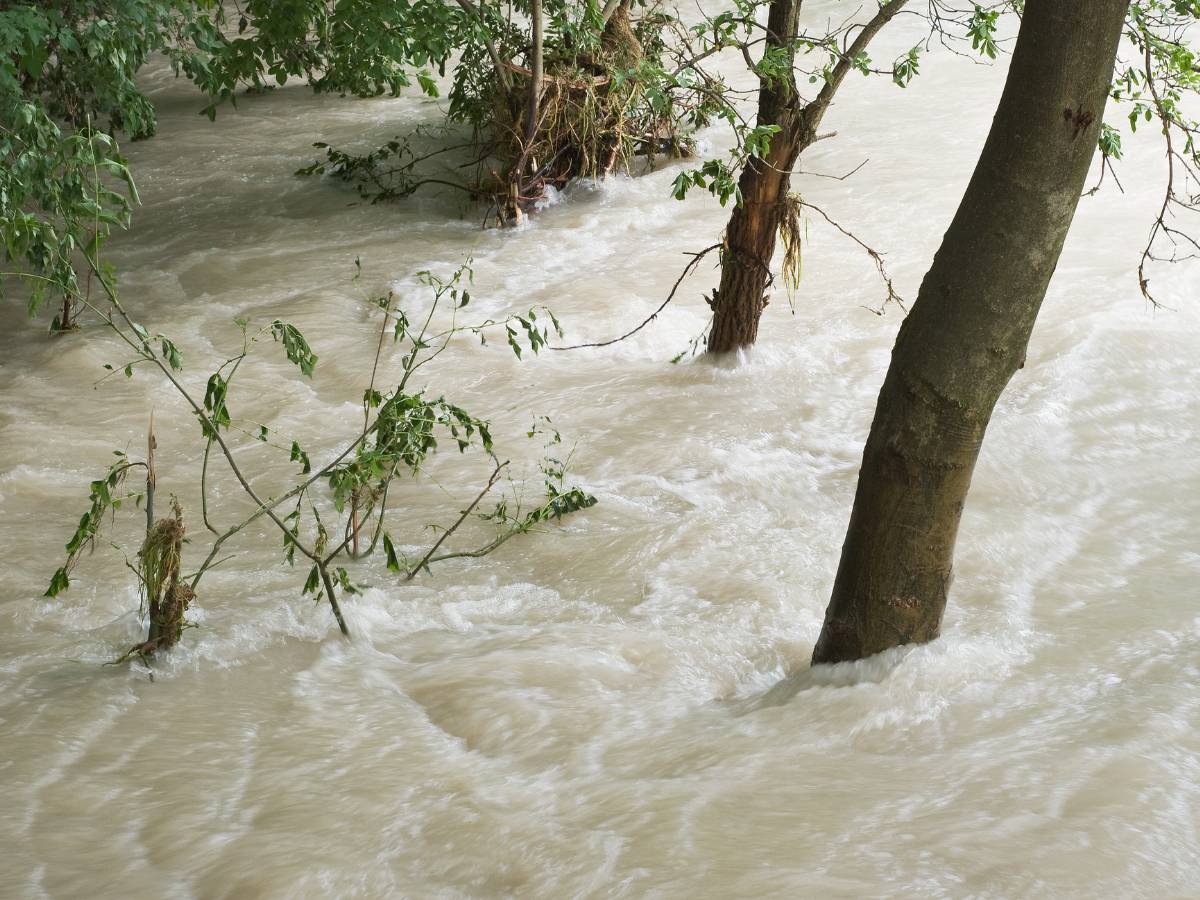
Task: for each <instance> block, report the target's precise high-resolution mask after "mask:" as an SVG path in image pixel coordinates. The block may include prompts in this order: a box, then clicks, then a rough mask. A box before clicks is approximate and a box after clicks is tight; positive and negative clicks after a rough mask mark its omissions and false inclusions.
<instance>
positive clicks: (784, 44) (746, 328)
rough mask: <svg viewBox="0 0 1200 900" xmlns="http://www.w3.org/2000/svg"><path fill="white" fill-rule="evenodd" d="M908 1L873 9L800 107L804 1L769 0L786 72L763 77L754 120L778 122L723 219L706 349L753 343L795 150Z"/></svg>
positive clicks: (770, 42)
mask: <svg viewBox="0 0 1200 900" xmlns="http://www.w3.org/2000/svg"><path fill="white" fill-rule="evenodd" d="M907 3H908V0H892V2H890V3H885V4H884V5H883V6H881V7H880V8H879V11H878V12H877V13H876V14H875V16H874V17H873V18H872V19H871V20H870V21H869V22H868V23H867V24H866V25H864V26H863V27H862V29H861V30H860V31H859V32H858V34H857V35H856V36H855V38H854V40H853V41H852V42H851V43H850V46H849V47H848V48H847V49H846V52H845V53H844V54H843V55H842V58H841V59H840V60H839V61H838V63H837V65H835V66H834V67H833V70H832V72H831V73H830V75H829V79H828V80H827V81H826V82H825V85H824V86H823V87H822V88H821V91H820V93H819V94H817V97H816V99H814V100H813V101H812V102H810V103H807V104H804V105H801V102H800V97H799V92H798V90H797V87H796V79H795V75H794V74H793V73H794V72H795V54H794V52H792V51H791V50H790V48H791V47H792V46H793V44H794V42H795V39H796V35H797V34H798V31H799V18H800V8H801V6H802V5H803V0H775V2H773V3H772V4H771V6H770V9H769V11H768V16H767V40H766V44H767V48H768V52H770V51H771V50H778V49H779V48H785V49H787V50H788V63H789V65H788V72H789V74H788V76H787V77H786V78H783V79H776V80H766V79H764V80H763V82H762V85H761V87H760V88H759V93H758V124H759V125H778V126H779V128H780V130H779V133H778V134H776V135H775V136H774V137H773V138H772V139H771V147H770V150H769V152H768V153H767V155H766V157H765V158H764V159H752V160H750V161H749V162H748V163H747V165H746V167H745V169H744V170H743V171H742V175H741V178H740V179H739V181H738V187H739V188H740V190H741V194H742V201H741V203H739V204H738V205H737V206H736V207H734V210H733V212H732V213H731V214H730V217H729V224H728V225H727V226H726V228H725V242H724V247H723V248H722V250H721V283H720V285H719V286H718V287H717V289H716V290H715V291H714V292H713V295H712V298H711V299H710V300H709V304H710V305H711V306H712V310H713V323H712V329H711V331H710V332H709V336H708V346H707V349H708V352H710V353H727V352H729V351H731V350H736V349H738V348H739V347H745V346H748V345H750V344H753V343H754V342H755V340H756V339H757V338H758V320H759V318H760V317H761V316H762V311H763V309H764V307H766V305H767V295H766V291H767V286H768V285H769V284H770V282H771V257H772V256H773V255H774V253H775V239H776V235H777V234H778V231H779V223H780V222H781V221H782V218H783V215H784V210H785V204H786V201H787V194H788V188H789V186H790V184H791V172H792V168H793V167H794V166H795V165H796V160H797V159H799V158H800V154H801V153H803V152H804V151H805V150H807V149H808V148H809V147H810V146H811V145H812V144H813V143H814V142H815V141H816V140H817V128H819V127H820V124H821V119H822V118H824V116H825V112H826V110H828V109H829V106H830V104H831V103H832V102H833V98H834V95H835V94H836V93H837V90H838V88H839V87H841V85H842V82H843V81H844V80H845V78H846V75H847V74H849V72H850V71H851V70H852V69H853V67H854V66H853V61H854V59H855V58H856V57H858V56H859V54H861V53H863V52H864V51H865V50H866V48H867V45H868V44H870V43H871V41H872V39H873V38H874V37H875V35H876V34H878V33H879V31H880V29H882V28H883V26H884V25H886V24H887V23H888V22H890V21H891V20H892V19H893V18H894V17H895V15H896V13H898V12H900V10H901V9H902V8H903V7H904V6H905V5H906V4H907Z"/></svg>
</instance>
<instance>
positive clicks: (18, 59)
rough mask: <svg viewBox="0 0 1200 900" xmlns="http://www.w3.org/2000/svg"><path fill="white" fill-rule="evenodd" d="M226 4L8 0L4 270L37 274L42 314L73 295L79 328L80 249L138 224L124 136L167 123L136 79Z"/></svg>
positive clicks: (3, 20) (35, 298)
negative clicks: (52, 302)
mask: <svg viewBox="0 0 1200 900" xmlns="http://www.w3.org/2000/svg"><path fill="white" fill-rule="evenodd" d="M217 9H218V7H217V4H216V2H215V0H174V2H167V0H44V2H38V3H22V2H7V3H2V4H0V246H2V248H3V256H4V262H5V263H7V264H8V265H6V266H5V267H4V268H5V269H6V271H5V273H4V274H3V276H0V296H2V295H3V291H4V282H5V278H6V277H7V278H11V277H14V276H18V277H22V278H25V279H26V280H27V282H28V284H29V291H30V299H29V307H30V312H31V313H34V312H36V311H37V310H38V309H39V307H40V306H41V304H42V302H43V300H44V299H45V298H46V297H47V296H48V295H56V296H59V297H62V298H63V299H64V301H65V302H64V306H63V312H62V313H61V314H60V316H59V317H58V319H57V320H56V322H55V324H56V326H58V327H61V328H68V327H71V326H72V325H73V324H74V319H73V309H74V305H75V301H76V300H77V298H78V295H79V293H80V286H79V278H78V275H77V272H76V261H77V259H78V256H79V254H81V253H85V252H86V253H89V254H91V255H93V256H96V255H98V252H99V248H100V246H101V245H102V244H103V242H104V240H105V239H106V238H107V237H108V235H109V233H110V232H111V230H112V229H113V228H114V227H117V228H123V227H125V226H126V225H128V222H129V216H130V211H131V208H132V206H133V205H134V204H136V203H137V202H138V198H137V191H136V189H135V188H134V183H133V179H132V178H131V176H130V173H129V170H128V168H127V166H126V162H125V159H124V157H122V156H121V154H120V151H119V149H118V146H117V142H116V140H115V138H114V137H113V135H115V134H116V133H117V132H124V133H125V134H127V135H129V136H130V137H131V138H134V139H139V138H144V137H148V136H150V135H152V134H153V133H154V130H155V116H154V107H153V104H151V102H150V100H149V98H147V97H146V96H145V95H144V94H143V93H142V92H141V90H140V89H139V88H138V86H137V83H136V81H135V76H136V74H137V72H138V70H139V69H140V68H141V66H142V65H143V64H145V62H146V60H147V59H148V58H149V56H150V54H151V53H154V52H156V51H165V52H170V53H172V55H173V58H174V59H175V60H176V62H177V63H180V64H182V63H183V61H184V58H185V55H184V54H181V53H179V52H177V50H176V47H177V40H178V39H179V38H181V37H183V36H185V35H189V34H191V33H192V32H193V31H194V26H195V24H196V23H197V22H199V21H205V20H206V19H205V16H206V15H207V14H210V13H212V12H213V11H215V10H217Z"/></svg>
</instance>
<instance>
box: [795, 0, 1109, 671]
mask: <svg viewBox="0 0 1200 900" xmlns="http://www.w3.org/2000/svg"><path fill="white" fill-rule="evenodd" d="M1128 6H1129V0H1090V2H1088V3H1079V2H1075V0H1027V2H1026V4H1025V13H1024V19H1023V21H1022V23H1021V31H1020V35H1019V36H1018V38H1017V45H1016V49H1015V51H1014V53H1013V58H1012V65H1011V67H1010V69H1009V73H1008V81H1007V83H1006V85H1005V88H1004V94H1003V96H1002V97H1001V99H1000V105H999V108H998V109H997V111H996V116H995V120H994V121H993V123H992V128H991V132H990V134H989V135H988V139H987V143H986V144H985V145H984V148H983V153H982V155H981V157H980V159H979V163H978V165H977V166H976V168H975V173H974V175H973V176H972V178H971V182H970V184H969V186H968V187H967V191H966V194H965V195H964V197H963V199H962V203H961V204H960V206H959V208H958V212H957V214H956V215H955V217H954V221H953V222H952V223H951V225H950V229H949V230H948V231H947V232H946V235H945V237H944V238H943V240H942V246H941V248H940V249H939V250H938V252H937V255H936V256H935V257H934V260H933V265H932V267H931V268H930V270H929V272H928V274H927V275H926V276H925V280H924V282H923V283H922V285H921V290H920V292H919V295H918V297H917V302H916V304H915V305H914V306H913V309H912V312H911V313H910V314H909V316H908V317H907V318H906V319H905V321H904V324H903V325H902V326H901V328H900V333H899V336H898V337H897V339H896V346H895V349H894V350H893V351H892V362H891V366H890V367H889V369H888V373H887V376H886V378H885V380H884V383H883V389H882V390H881V391H880V394H879V401H878V405H877V406H876V410H875V420H874V422H873V423H872V425H871V432H870V436H869V437H868V439H867V444H866V449H865V451H864V453H863V464H862V470H861V472H860V474H859V481H858V491H857V493H856V495H855V498H854V510H853V513H852V514H851V517H850V527H849V530H848V532H847V535H846V543H845V545H844V547H843V549H842V558H841V563H840V565H839V568H838V574H837V579H836V581H835V582H834V586H833V596H832V599H831V601H830V604H829V609H828V611H827V612H826V614H825V625H824V628H823V629H822V631H821V636H820V639H819V640H818V641H817V645H816V649H815V651H814V653H813V663H814V664H816V663H830V662H839V661H842V660H852V659H859V658H862V657H865V656H869V655H871V654H874V653H878V652H880V651H882V650H886V649H888V648H889V647H894V646H897V645H899V644H907V643H913V642H924V641H929V640H932V639H933V638H935V637H937V635H938V631H939V628H940V627H941V620H942V612H943V611H944V609H945V606H946V595H947V591H948V590H949V587H950V579H951V563H952V558H953V554H954V542H955V537H956V535H957V533H958V524H959V518H960V516H961V514H962V509H963V504H964V502H965V501H966V497H967V489H968V487H969V486H970V483H971V473H972V471H973V470H974V467H975V460H976V458H977V457H978V455H979V448H980V445H981V444H982V441H983V435H984V431H985V429H986V428H987V424H988V420H989V418H990V417H991V414H992V410H993V408H994V407H995V404H996V401H997V400H998V399H999V397H1000V394H1001V392H1002V391H1003V390H1004V388H1005V386H1006V385H1007V384H1008V382H1009V379H1011V378H1012V376H1013V374H1014V373H1015V372H1016V370H1017V369H1019V368H1020V367H1021V366H1022V365H1023V364H1024V361H1025V351H1026V348H1027V346H1028V344H1029V336H1030V333H1031V332H1032V330H1033V324H1034V320H1035V318H1036V317H1037V314H1038V309H1039V308H1040V307H1041V304H1042V300H1043V298H1044V297H1045V295H1046V288H1047V286H1048V284H1049V282H1050V276H1051V275H1052V274H1053V272H1054V267H1055V265H1057V263H1058V257H1059V253H1060V252H1061V250H1062V246H1063V242H1064V240H1065V239H1066V236H1067V230H1068V229H1069V228H1070V225H1071V219H1072V217H1073V216H1074V214H1075V207H1076V205H1077V204H1078V202H1079V197H1080V192H1081V191H1082V189H1083V184H1084V179H1085V178H1086V177H1087V172H1088V168H1089V166H1090V164H1091V161H1092V157H1093V155H1094V153H1095V149H1096V143H1097V135H1098V131H1099V128H1100V121H1101V118H1102V116H1103V113H1104V103H1105V100H1106V99H1107V96H1108V92H1109V83H1110V80H1111V78H1112V72H1113V61H1114V58H1115V55H1116V51H1117V45H1118V42H1119V40H1120V36H1121V27H1122V24H1123V22H1124V20H1125V13H1126V9H1127V7H1128Z"/></svg>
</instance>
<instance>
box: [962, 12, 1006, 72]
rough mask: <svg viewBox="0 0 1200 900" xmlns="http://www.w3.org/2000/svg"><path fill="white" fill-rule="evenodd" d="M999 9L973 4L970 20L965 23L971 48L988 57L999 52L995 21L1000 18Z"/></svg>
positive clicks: (993, 56) (994, 56)
mask: <svg viewBox="0 0 1200 900" xmlns="http://www.w3.org/2000/svg"><path fill="white" fill-rule="evenodd" d="M1000 12H1001V11H1000V10H998V9H984V8H983V7H982V6H980V5H979V4H975V10H974V12H973V13H972V15H971V21H970V23H969V24H968V25H967V35H968V36H969V37H970V38H971V49H972V50H978V51H979V52H980V53H981V54H982V55H984V56H986V57H988V58H989V59H995V58H996V55H997V54H998V53H999V48H998V47H997V46H996V22H997V20H998V19H999V18H1000Z"/></svg>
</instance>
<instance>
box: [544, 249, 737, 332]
mask: <svg viewBox="0 0 1200 900" xmlns="http://www.w3.org/2000/svg"><path fill="white" fill-rule="evenodd" d="M723 246H725V245H724V244H713V245H712V246H709V247H705V248H704V249H703V250H701V251H700V252H699V253H689V254H687V255H688V256H691V257H692V260H691V262H689V263H688V264H687V265H686V266H684V267H683V272H682V273H681V274H680V276H679V277H678V278H677V279H675V284H674V286H672V288H671V293H669V294H667V299H666V300H664V301H663V302H662V303H660V304H659V307H658V309H656V310H655V311H654V312H653V313H651V314H650V316H649V317H648V318H646V319H644V320H643V321H642V323H641V324H640V325H638V326H637V327H636V328H633V329H631V330H630V331H627V332H625V334H623V335H621V336H620V337H615V338H613V339H612V340H609V341H598V342H596V343H593V344H572V345H571V346H569V347H551V348H550V349H551V350H584V349H587V348H589V347H608V346H611V345H612V344H617V343H620V342H621V341H623V340H625V339H626V338H629V337H633V336H634V335H635V334H637V333H638V332H639V331H641V330H642V329H643V328H645V327H646V326H647V325H649V324H650V323H651V322H653V321H654V320H655V319H657V318H658V314H659V313H661V312H662V311H663V310H664V309H666V308H667V304H669V303H670V302H671V301H672V300H674V299H675V292H676V291H678V290H679V286H680V285H681V284H683V281H684V279H685V278H687V277H688V276H689V275H691V274H692V272H694V271H695V270H696V267H697V266H698V265H700V260H702V259H704V257H706V256H707V255H708V254H710V253H712V251H714V250H720V249H721V248H722V247H723Z"/></svg>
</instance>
